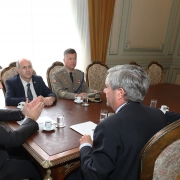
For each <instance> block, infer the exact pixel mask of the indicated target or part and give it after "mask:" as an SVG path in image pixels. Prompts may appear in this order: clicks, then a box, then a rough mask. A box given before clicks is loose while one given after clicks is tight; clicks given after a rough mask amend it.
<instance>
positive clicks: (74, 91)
mask: <svg viewBox="0 0 180 180" xmlns="http://www.w3.org/2000/svg"><path fill="white" fill-rule="evenodd" d="M63 61H64V67H63V68H62V69H61V70H60V71H58V72H55V73H54V74H53V82H52V86H53V89H54V92H55V93H56V95H57V97H58V98H65V99H75V97H81V98H82V97H83V96H84V95H86V94H88V93H98V91H97V90H93V89H90V88H89V87H88V86H87V84H86V82H85V81H84V73H83V72H82V71H80V70H78V69H74V68H75V67H76V63H77V53H76V51H75V50H74V49H66V50H65V51H64V59H63Z"/></svg>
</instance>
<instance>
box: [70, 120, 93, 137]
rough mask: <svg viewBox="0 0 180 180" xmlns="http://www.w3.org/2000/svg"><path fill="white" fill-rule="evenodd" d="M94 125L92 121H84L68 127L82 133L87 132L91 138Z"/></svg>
mask: <svg viewBox="0 0 180 180" xmlns="http://www.w3.org/2000/svg"><path fill="white" fill-rule="evenodd" d="M96 126H97V124H95V123H93V122H92V121H87V122H84V123H80V124H75V125H72V126H70V128H71V129H73V130H75V131H77V132H78V133H80V134H82V135H84V134H89V135H90V136H91V138H92V139H93V134H94V129H95V128H96Z"/></svg>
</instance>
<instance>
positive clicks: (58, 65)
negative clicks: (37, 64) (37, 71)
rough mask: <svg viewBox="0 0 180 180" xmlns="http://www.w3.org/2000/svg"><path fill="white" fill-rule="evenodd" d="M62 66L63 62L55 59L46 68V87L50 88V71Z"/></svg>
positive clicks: (52, 71)
mask: <svg viewBox="0 0 180 180" xmlns="http://www.w3.org/2000/svg"><path fill="white" fill-rule="evenodd" d="M63 66H64V64H63V63H62V62H60V61H56V62H54V63H52V65H51V66H50V67H49V68H48V69H47V72H46V78H47V83H48V87H49V88H50V89H51V90H52V85H51V82H52V73H55V72H58V71H59V70H60V69H61V68H62V67H63Z"/></svg>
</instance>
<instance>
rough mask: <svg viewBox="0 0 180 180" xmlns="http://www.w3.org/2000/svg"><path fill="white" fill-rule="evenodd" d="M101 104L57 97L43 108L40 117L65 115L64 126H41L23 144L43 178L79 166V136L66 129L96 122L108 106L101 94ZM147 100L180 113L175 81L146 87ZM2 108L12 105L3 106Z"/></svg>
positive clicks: (10, 125)
mask: <svg viewBox="0 0 180 180" xmlns="http://www.w3.org/2000/svg"><path fill="white" fill-rule="evenodd" d="M101 99H102V103H93V102H90V103H89V106H87V107H83V106H82V105H81V104H76V103H75V102H73V101H72V100H65V99H59V100H58V101H57V104H56V105H55V106H52V107H45V108H44V109H43V111H42V114H41V116H48V117H50V118H51V119H53V120H56V118H57V116H58V114H59V113H60V112H63V113H64V115H65V124H66V126H65V127H64V128H55V130H54V131H50V132H47V131H43V127H42V126H40V129H39V131H38V132H37V133H35V134H33V135H32V136H31V137H30V138H29V139H28V140H27V141H26V143H25V144H24V147H25V149H26V150H27V151H28V152H29V153H30V154H31V155H32V156H33V157H34V159H35V160H36V161H37V162H38V164H39V165H40V167H41V170H42V173H43V174H44V179H48V178H49V177H52V178H53V179H54V180H57V179H58V180H61V179H63V178H64V177H65V176H66V175H67V174H68V173H69V172H70V171H72V170H73V169H74V168H76V167H78V166H79V165H80V162H79V139H80V137H81V135H80V134H79V133H77V132H75V131H74V130H72V129H70V126H71V125H74V124H78V123H82V122H86V121H93V122H94V123H96V124H98V123H99V114H100V110H101V109H108V111H109V112H113V110H112V109H111V108H110V107H107V105H106V98H105V95H104V94H102V95H101ZM151 99H157V102H158V104H157V107H158V108H160V106H161V105H167V106H169V108H170V110H171V111H174V112H180V107H179V104H180V86H179V85H175V84H159V85H153V86H150V88H149V91H148V94H147V95H146V97H145V99H144V101H143V104H145V105H148V106H149V104H150V101H151ZM6 108H14V107H10V106H6ZM6 126H8V128H11V129H16V128H17V127H18V124H17V123H16V122H9V123H7V124H6Z"/></svg>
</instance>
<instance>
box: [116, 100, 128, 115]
mask: <svg viewBox="0 0 180 180" xmlns="http://www.w3.org/2000/svg"><path fill="white" fill-rule="evenodd" d="M126 104H127V102H126V103H124V104H122V105H121V106H119V107H118V108H117V109H116V113H117V112H118V111H119V110H120V109H122V107H124V106H125V105H126Z"/></svg>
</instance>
